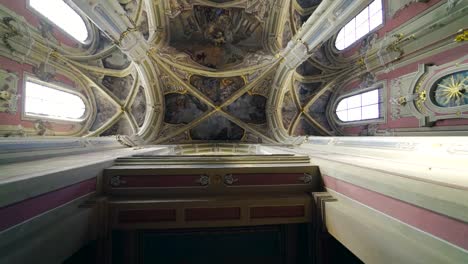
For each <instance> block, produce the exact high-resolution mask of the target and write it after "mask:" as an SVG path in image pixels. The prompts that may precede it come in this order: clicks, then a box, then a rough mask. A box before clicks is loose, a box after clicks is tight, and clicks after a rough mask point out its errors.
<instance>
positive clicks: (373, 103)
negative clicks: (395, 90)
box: [335, 89, 382, 122]
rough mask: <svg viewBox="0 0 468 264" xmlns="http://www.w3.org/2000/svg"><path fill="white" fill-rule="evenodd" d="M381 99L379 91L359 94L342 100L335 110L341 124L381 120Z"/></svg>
mask: <svg viewBox="0 0 468 264" xmlns="http://www.w3.org/2000/svg"><path fill="white" fill-rule="evenodd" d="M381 107H382V98H381V96H380V89H374V90H371V91H368V92H363V93H359V94H356V95H353V96H349V97H346V98H344V99H342V100H341V101H340V102H339V103H338V105H337V107H336V110H335V113H336V116H337V117H338V119H339V120H340V121H342V122H352V121H361V120H371V119H378V118H381V117H382V115H381V112H382V111H381Z"/></svg>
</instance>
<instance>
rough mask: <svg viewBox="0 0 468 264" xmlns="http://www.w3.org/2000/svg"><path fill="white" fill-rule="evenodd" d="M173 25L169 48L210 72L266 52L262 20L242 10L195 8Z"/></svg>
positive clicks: (186, 12)
mask: <svg viewBox="0 0 468 264" xmlns="http://www.w3.org/2000/svg"><path fill="white" fill-rule="evenodd" d="M170 23H171V29H170V41H169V45H170V46H172V47H174V48H176V49H177V51H179V52H183V53H185V54H187V55H188V56H189V57H190V59H191V60H192V61H194V62H195V63H197V64H199V65H201V66H204V67H208V68H211V69H220V70H222V69H228V68H232V67H235V66H238V65H239V64H242V63H243V62H244V61H246V59H247V58H250V57H252V55H253V54H256V53H257V56H258V55H259V54H258V52H259V51H261V50H262V49H263V47H262V44H261V41H260V40H261V38H262V23H261V21H260V20H258V19H257V18H256V17H255V16H254V15H253V14H248V13H246V12H245V10H244V9H241V8H215V7H207V6H199V5H196V6H193V8H191V9H189V10H186V11H182V12H180V14H178V15H177V16H175V17H174V18H171V19H170ZM261 55H265V56H267V55H266V54H261Z"/></svg>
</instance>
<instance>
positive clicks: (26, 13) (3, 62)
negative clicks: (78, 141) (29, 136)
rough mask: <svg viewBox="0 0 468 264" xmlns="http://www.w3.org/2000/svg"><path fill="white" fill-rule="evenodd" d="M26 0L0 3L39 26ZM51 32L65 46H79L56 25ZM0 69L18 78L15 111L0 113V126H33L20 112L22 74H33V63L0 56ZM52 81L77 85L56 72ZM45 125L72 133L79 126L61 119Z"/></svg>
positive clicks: (37, 17) (70, 85) (22, 97)
mask: <svg viewBox="0 0 468 264" xmlns="http://www.w3.org/2000/svg"><path fill="white" fill-rule="evenodd" d="M27 2H28V0H14V1H12V0H0V4H1V5H3V6H5V7H6V8H8V9H10V10H11V11H13V12H15V13H17V14H18V15H19V16H22V17H24V18H25V19H26V22H28V23H29V24H30V25H32V26H34V27H37V28H38V27H40V23H39V21H40V19H43V18H42V17H40V16H39V15H37V14H36V13H34V12H32V11H31V9H30V8H29V7H27ZM53 34H54V36H55V37H56V38H57V40H58V41H59V42H60V43H61V44H64V45H66V46H70V47H79V44H80V43H79V42H78V41H76V40H75V39H73V38H72V37H70V36H68V35H67V34H66V33H64V32H63V31H62V30H60V29H58V28H57V27H55V26H53ZM0 69H2V70H5V71H9V72H13V73H15V74H16V75H17V76H18V78H19V80H18V85H17V87H18V95H19V98H18V102H17V112H16V113H15V114H10V113H0V126H1V125H9V126H17V125H21V126H22V127H24V128H33V127H34V121H30V120H23V119H22V117H21V113H22V111H23V109H24V108H23V100H24V96H23V95H24V93H23V92H24V91H23V90H24V87H23V80H24V74H25V73H29V74H31V75H33V76H34V74H33V65H30V64H26V63H22V64H21V63H18V62H16V61H14V60H11V59H9V58H6V57H2V56H0ZM53 82H55V83H59V84H60V83H63V84H65V85H66V86H67V87H71V88H74V87H77V85H76V84H75V83H74V82H73V81H72V80H70V79H69V78H67V77H65V76H63V75H60V74H56V75H55V76H54V79H53ZM46 126H47V129H48V130H51V131H54V132H70V133H73V132H75V131H78V130H79V129H80V128H81V124H70V123H66V122H61V121H48V120H47V122H46Z"/></svg>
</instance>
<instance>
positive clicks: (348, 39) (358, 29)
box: [335, 0, 383, 50]
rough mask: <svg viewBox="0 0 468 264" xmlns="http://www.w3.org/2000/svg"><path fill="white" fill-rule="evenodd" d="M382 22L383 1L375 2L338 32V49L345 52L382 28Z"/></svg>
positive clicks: (376, 0)
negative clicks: (367, 35) (361, 39)
mask: <svg viewBox="0 0 468 264" xmlns="http://www.w3.org/2000/svg"><path fill="white" fill-rule="evenodd" d="M382 22H383V18H382V0H375V1H374V2H372V3H371V4H370V5H368V6H367V7H366V8H364V10H362V11H361V13H359V14H358V15H357V16H356V17H354V18H353V19H351V21H349V22H348V24H346V25H345V26H344V27H343V28H342V29H341V30H340V31H339V32H338V35H337V37H336V42H335V46H336V48H337V49H338V50H344V49H345V48H347V47H349V46H351V45H352V44H353V43H355V42H356V41H357V40H359V39H360V38H362V37H364V36H365V35H366V34H367V33H369V32H371V31H372V30H374V29H375V28H376V27H378V26H380V25H381V24H382Z"/></svg>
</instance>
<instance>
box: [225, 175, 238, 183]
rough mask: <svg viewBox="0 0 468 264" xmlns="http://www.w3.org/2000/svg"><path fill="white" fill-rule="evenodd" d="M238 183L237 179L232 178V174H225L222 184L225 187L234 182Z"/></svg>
mask: <svg viewBox="0 0 468 264" xmlns="http://www.w3.org/2000/svg"><path fill="white" fill-rule="evenodd" d="M237 181H239V179H236V178H234V177H233V176H232V174H226V175H224V183H225V184H226V185H233V184H234V183H235V182H237Z"/></svg>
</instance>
